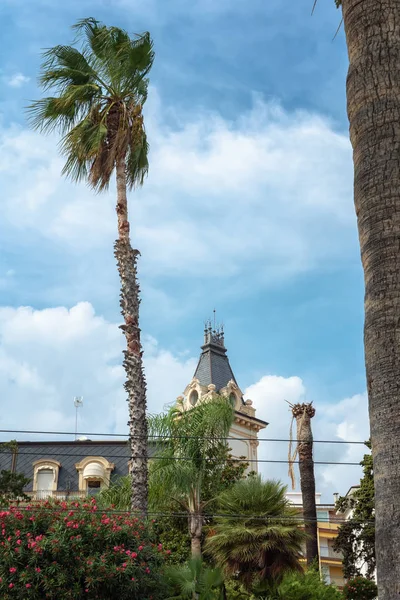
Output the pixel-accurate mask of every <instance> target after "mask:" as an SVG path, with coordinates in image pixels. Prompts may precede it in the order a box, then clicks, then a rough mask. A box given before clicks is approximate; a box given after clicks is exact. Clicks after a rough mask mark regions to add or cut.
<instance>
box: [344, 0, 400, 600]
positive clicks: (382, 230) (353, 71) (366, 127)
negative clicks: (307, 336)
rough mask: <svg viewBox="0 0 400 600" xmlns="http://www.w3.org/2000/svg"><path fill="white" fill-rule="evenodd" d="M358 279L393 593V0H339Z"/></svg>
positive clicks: (398, 106)
mask: <svg viewBox="0 0 400 600" xmlns="http://www.w3.org/2000/svg"><path fill="white" fill-rule="evenodd" d="M342 8H343V21H344V27H345V33H346V40H347V48H348V54H349V61H350V64H349V71H348V75H347V112H348V117H349V121H350V139H351V143H352V146H353V159H354V202H355V209H356V214H357V221H358V233H359V239H360V248H361V258H362V264H363V268H364V279H365V324H364V344H365V361H366V371H367V389H368V400H369V414H370V424H371V439H372V454H373V462H374V481H375V508H376V563H377V580H378V590H379V600H389V599H390V600H392V598H394V597H397V596H398V595H399V594H400V560H399V556H400V526H399V523H400V502H399V498H400V462H399V438H400V408H399V390H400V343H399V340H400V316H399V315H400V265H399V248H400V166H399V152H400V69H399V63H400V0H385V1H384V2H382V1H381V2H377V1H376V0H363V1H362V2H360V0H342Z"/></svg>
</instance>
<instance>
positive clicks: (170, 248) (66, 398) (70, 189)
mask: <svg viewBox="0 0 400 600" xmlns="http://www.w3.org/2000/svg"><path fill="white" fill-rule="evenodd" d="M311 8H312V2H311V1H309V0H298V1H297V2H292V1H289V0H269V1H268V2H267V3H266V2H264V1H263V0H246V1H245V0H219V1H218V2H215V1H212V0H193V1H192V2H187V1H184V0H169V1H168V2H165V1H163V0H136V1H131V0H129V1H128V0H114V1H113V2H109V1H104V0H103V1H96V2H92V1H89V0H82V1H80V2H77V1H76V0H70V1H69V2H65V3H60V2H57V3H54V2H50V1H49V0H31V1H30V2H24V1H23V0H3V2H2V3H1V5H0V23H1V25H0V27H1V29H2V31H1V36H0V40H1V42H0V44H1V52H0V55H1V56H2V62H1V65H0V146H1V154H0V180H1V188H2V191H3V194H2V196H3V202H2V209H3V210H2V219H1V222H0V249H1V252H0V290H1V292H2V296H1V298H2V300H1V306H2V308H0V324H1V325H0V336H1V337H0V344H1V345H0V390H1V392H2V395H4V397H6V398H7V399H11V401H12V407H10V411H9V412H8V413H7V415H6V416H2V423H3V425H4V427H14V426H16V425H21V424H22V425H23V426H24V427H29V426H31V425H35V426H37V427H40V426H42V427H49V428H61V427H65V426H66V425H68V424H70V425H71V424H72V423H73V410H72V409H71V406H72V404H71V403H72V401H71V398H72V397H73V396H74V395H75V394H79V395H80V394H83V395H84V396H85V408H84V409H83V412H82V426H84V425H86V426H87V427H89V425H91V426H92V428H96V429H97V430H98V431H100V430H102V429H103V430H104V429H105V428H106V429H107V430H111V431H112V430H116V429H119V430H121V429H122V428H123V427H124V426H125V421H126V415H125V411H126V406H125V403H124V395H123V392H121V381H122V378H123V374H122V372H121V369H120V365H119V363H120V356H121V355H120V351H121V348H122V341H121V339H120V337H119V332H118V330H117V328H116V323H118V322H119V314H118V279H117V275H116V269H115V266H114V259H113V254H112V243H113V239H114V237H115V229H116V224H115V218H114V214H113V203H114V191H113V189H111V190H110V192H109V193H108V194H105V195H103V196H94V195H93V194H92V193H91V192H90V191H89V190H88V189H87V188H86V187H85V186H84V185H80V186H76V185H73V184H70V183H69V182H66V181H64V180H62V179H61V176H60V170H61V167H62V160H61V159H60V157H59V156H58V154H57V139H56V138H52V137H49V138H43V137H41V136H39V134H37V133H34V132H31V131H29V129H28V127H27V123H26V119H25V115H24V106H26V104H27V103H28V102H29V100H30V99H34V98H38V97H39V94H40V92H39V90H38V88H37V86H36V82H35V78H36V75H37V72H38V68H39V65H40V52H41V50H42V49H43V48H46V47H50V46H52V45H55V44H58V43H70V42H71V40H72V37H73V36H72V32H71V30H70V25H72V24H73V23H74V22H75V21H76V20H77V19H79V18H83V17H87V16H94V17H96V18H98V19H100V20H103V21H105V22H106V23H107V24H114V25H117V26H121V27H124V28H126V29H128V30H129V31H130V32H139V31H143V30H149V31H150V32H151V34H152V36H153V38H154V44H155V51H156V61H155V65H154V69H153V71H152V73H151V90H150V96H149V100H148V103H147V107H146V123H147V128H148V133H149V139H150V144H151V149H152V151H151V155H150V160H151V169H150V175H149V178H148V180H147V182H146V184H145V186H144V188H143V190H141V191H139V192H137V193H135V194H134V195H132V196H131V199H130V211H131V219H132V233H133V236H134V241H135V243H136V244H137V246H138V247H139V248H140V250H141V252H142V259H141V263H140V276H141V283H142V297H143V302H142V312H141V316H142V329H143V333H144V341H145V347H146V367H147V376H148V379H149V405H150V409H151V410H160V409H161V408H162V406H163V404H164V403H165V402H167V401H172V400H173V399H174V398H175V397H176V396H177V395H179V394H180V393H181V392H182V390H183V388H184V387H185V384H186V383H187V381H188V380H189V379H190V378H191V374H192V372H193V368H194V363H195V360H196V358H197V355H198V351H199V346H200V343H201V340H202V329H203V323H204V320H205V319H207V318H208V317H209V316H210V315H211V314H212V310H213V308H214V307H215V308H216V309H217V315H218V319H220V320H223V322H224V324H225V329H226V343H227V345H228V349H229V356H230V359H231V363H232V367H233V369H234V372H235V374H236V377H237V379H238V382H239V384H240V386H241V388H242V389H243V390H246V389H249V390H250V391H251V392H252V394H253V397H254V398H253V399H254V403H255V406H256V408H257V410H258V415H259V416H260V417H262V418H265V419H266V420H267V421H269V422H270V426H269V433H270V434H271V436H273V437H276V436H277V435H281V436H282V437H284V436H285V435H286V434H285V432H287V431H288V428H289V417H288V415H287V406H286V405H284V403H283V397H284V396H285V395H286V396H288V394H289V396H290V395H291V396H290V398H291V399H292V400H297V399H300V398H303V397H306V398H308V399H309V400H313V401H314V403H315V405H316V407H317V414H318V415H320V417H319V418H320V420H319V421H318V420H316V425H315V437H316V438H318V437H319V438H321V436H327V435H329V436H330V437H331V438H332V437H335V436H336V437H339V438H340V437H342V438H343V437H344V438H346V437H347V439H349V436H350V437H352V438H353V439H361V440H362V439H364V438H365V437H366V436H367V435H368V426H367V417H366V397H365V391H364V390H365V382H364V364H363V348H362V302H363V280H362V271H361V266H360V260H359V250H358V240H357V230H356V223H355V217H354V210H353V204H352V163H351V148H350V145H349V142H348V135H347V130H348V124H347V117H346V107H345V77H346V69H347V53H346V47H345V40H344V33H343V31H342V30H341V31H340V32H339V34H338V35H337V37H336V38H335V39H334V40H333V39H332V38H333V36H334V34H335V31H336V29H337V26H338V24H339V22H340V13H339V12H338V11H337V10H336V9H335V7H334V2H333V0H319V2H318V4H317V7H316V10H315V13H314V15H313V16H311V15H310V13H311ZM23 307H30V308H23ZM257 386H258V387H257ZM249 393H250V392H249ZM290 398H287V399H290ZM8 401H10V400H8ZM99 407H101V410H99V411H98V413H99V416H98V417H97V416H96V419H94V420H93V410H97V409H98V408H99ZM282 407H283V408H282ZM285 411H286V412H285ZM71 426H72V425H71ZM263 452H264V453H265V456H270V455H271V449H265V451H264V450H263ZM274 452H275V450H274ZM276 452H280V453H281V454H282V455H283V456H285V455H286V447H281V448H280V449H279V450H276ZM318 452H319V453H320V454H319V456H320V457H321V456H329V457H331V456H335V457H337V458H339V459H344V458H346V459H348V458H349V457H350V458H354V457H355V458H356V459H358V457H359V456H360V449H355V447H348V446H343V447H341V449H340V450H338V449H332V447H330V448H326V449H323V450H322V449H319V450H318ZM335 453H336V454H335ZM338 468H339V469H340V467H338ZM268 473H269V474H271V473H272V474H275V472H273V471H268ZM335 473H336V472H335ZM335 473H333V471H332V470H331V471H330V472H329V473H328V471H327V470H326V469H325V470H324V471H321V475H320V479H319V485H320V488H321V489H322V490H323V491H328V490H330V488H331V487H332V486H333V485H334V484H335V483H336V481H337V482H338V483H339V481H340V482H341V485H343V487H344V486H345V485H347V484H348V483H349V484H351V483H356V482H357V480H358V475H359V472H358V471H357V470H356V471H355V470H350V471H349V469H347V471H346V476H345V477H344V480H343V471H340V472H338V474H335ZM278 475H281V473H280V472H279V473H278ZM331 491H335V490H333V489H332V490H331ZM339 491H346V490H344V489H341V490H339Z"/></svg>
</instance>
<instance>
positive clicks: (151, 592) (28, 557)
mask: <svg viewBox="0 0 400 600" xmlns="http://www.w3.org/2000/svg"><path fill="white" fill-rule="evenodd" d="M163 555H164V550H163V549H162V547H161V545H158V544H156V543H154V541H153V539H152V532H151V530H150V529H149V528H148V526H146V525H145V524H144V523H143V522H141V521H140V520H139V519H138V518H136V517H133V516H132V515H129V514H128V513H115V512H101V511H98V509H97V506H96V502H95V500H94V499H92V500H91V501H88V502H85V503H78V502H72V503H67V502H55V503H50V502H45V503H41V504H37V505H35V506H33V505H32V506H28V507H25V508H21V507H20V508H11V509H9V510H6V511H3V512H0V598H1V599H2V600H14V599H15V600H17V599H18V600H39V599H40V600H42V599H46V598H48V599H51V600H81V599H83V598H86V599H88V600H94V599H99V600H114V599H115V600H128V599H129V600H139V599H140V600H156V599H159V598H160V599H161V598H164V597H165V596H164V594H163V588H162V580H161V575H160V571H161V567H162V565H163V562H164V560H163Z"/></svg>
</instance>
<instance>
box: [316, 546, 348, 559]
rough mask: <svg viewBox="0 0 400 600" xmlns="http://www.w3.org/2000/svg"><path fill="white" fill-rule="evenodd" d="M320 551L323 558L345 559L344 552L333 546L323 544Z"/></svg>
mask: <svg viewBox="0 0 400 600" xmlns="http://www.w3.org/2000/svg"><path fill="white" fill-rule="evenodd" d="M319 553H320V556H321V558H334V559H337V560H343V554H342V553H341V552H336V551H335V550H334V549H333V548H329V547H328V548H327V547H326V546H322V547H321V548H320V549H319Z"/></svg>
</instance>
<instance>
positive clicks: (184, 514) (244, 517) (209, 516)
mask: <svg viewBox="0 0 400 600" xmlns="http://www.w3.org/2000/svg"><path fill="white" fill-rule="evenodd" d="M71 499H72V501H73V500H74V499H73V493H71ZM71 499H70V500H71ZM65 501H66V502H68V500H67V499H66V500H65ZM294 508H296V506H294ZM299 509H300V507H299ZM2 510H6V511H7V510H10V507H3V508H2ZM47 510H48V511H52V512H60V513H63V512H66V510H68V512H77V513H78V512H82V510H84V509H81V508H78V507H75V508H74V507H71V506H68V509H63V508H57V506H44V505H42V506H29V507H27V506H23V507H12V511H13V512H15V511H20V512H21V513H22V512H25V511H26V512H32V511H34V512H43V511H47ZM86 512H89V513H90V512H91V511H90V510H89V511H86ZM325 512H326V511H325ZM91 514H95V515H96V516H97V517H99V518H101V515H104V514H116V515H125V516H126V517H134V516H136V515H135V513H132V512H131V511H128V510H119V509H115V508H102V507H101V506H98V505H97V510H96V511H93V512H92V513H91ZM71 516H72V515H71ZM137 516H138V518H139V519H140V518H141V517H140V516H139V515H137ZM147 516H148V517H150V518H153V517H164V518H171V517H174V518H175V517H177V518H184V519H187V518H188V513H187V512H174V511H171V512H158V511H153V512H152V511H149V512H147ZM203 517H204V519H205V520H207V519H235V520H242V521H243V520H257V521H269V522H271V523H279V522H285V523H290V522H293V523H315V522H318V523H336V524H338V525H340V524H342V523H346V522H347V521H346V520H345V519H344V518H336V519H335V518H332V519H329V521H328V520H324V519H323V518H318V517H317V518H316V519H314V518H311V519H305V518H304V517H302V516H300V515H299V516H298V517H296V516H293V517H291V516H290V517H289V516H284V515H283V516H269V515H260V514H247V515H246V514H229V513H210V514H206V513H205V514H204V515H203ZM351 521H352V523H363V524H367V523H368V524H371V525H372V524H374V521H364V520H359V521H358V520H354V519H351Z"/></svg>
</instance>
